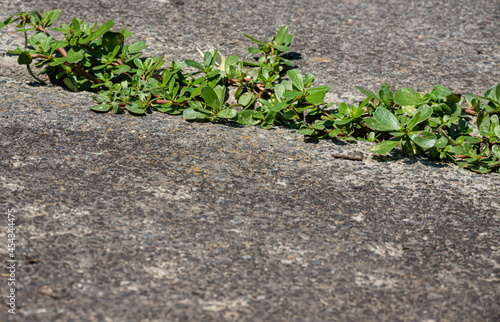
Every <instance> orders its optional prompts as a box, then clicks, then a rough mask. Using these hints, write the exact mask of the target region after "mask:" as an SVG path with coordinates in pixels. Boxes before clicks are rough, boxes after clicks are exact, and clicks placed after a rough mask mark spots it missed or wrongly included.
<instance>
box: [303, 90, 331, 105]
mask: <svg viewBox="0 0 500 322" xmlns="http://www.w3.org/2000/svg"><path fill="white" fill-rule="evenodd" d="M325 95H326V92H323V91H318V92H314V93H311V94H309V95H307V96H306V101H308V102H309V103H311V104H313V105H321V104H323V103H324V102H325Z"/></svg>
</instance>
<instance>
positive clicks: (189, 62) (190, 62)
mask: <svg viewBox="0 0 500 322" xmlns="http://www.w3.org/2000/svg"><path fill="white" fill-rule="evenodd" d="M184 62H185V63H186V65H188V66H191V67H194V68H197V69H204V68H205V67H203V65H202V64H200V63H198V62H197V61H194V60H192V59H186V60H185V61H184Z"/></svg>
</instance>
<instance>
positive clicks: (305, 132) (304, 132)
mask: <svg viewBox="0 0 500 322" xmlns="http://www.w3.org/2000/svg"><path fill="white" fill-rule="evenodd" d="M299 133H300V135H313V134H314V133H316V130H315V129H312V128H305V129H302V130H300V132H299Z"/></svg>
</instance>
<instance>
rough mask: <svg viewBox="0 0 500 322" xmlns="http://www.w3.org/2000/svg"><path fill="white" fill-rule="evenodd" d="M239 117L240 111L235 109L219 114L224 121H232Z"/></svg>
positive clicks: (225, 110) (227, 109)
mask: <svg viewBox="0 0 500 322" xmlns="http://www.w3.org/2000/svg"><path fill="white" fill-rule="evenodd" d="M237 115H238V111H236V110H235V109H234V108H226V109H224V110H222V111H220V112H219V113H217V116H218V117H220V118H223V119H232V118H235V117H236V116H237Z"/></svg>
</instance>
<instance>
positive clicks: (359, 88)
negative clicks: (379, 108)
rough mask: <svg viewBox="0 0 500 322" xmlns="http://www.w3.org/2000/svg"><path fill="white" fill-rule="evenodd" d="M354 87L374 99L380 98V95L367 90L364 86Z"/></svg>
mask: <svg viewBox="0 0 500 322" xmlns="http://www.w3.org/2000/svg"><path fill="white" fill-rule="evenodd" d="M356 89H357V90H358V91H360V92H361V93H363V94H365V95H366V96H371V97H373V98H374V99H376V100H380V97H379V96H378V95H377V94H375V93H374V92H372V91H370V90H367V89H365V88H363V87H361V86H356Z"/></svg>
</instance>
